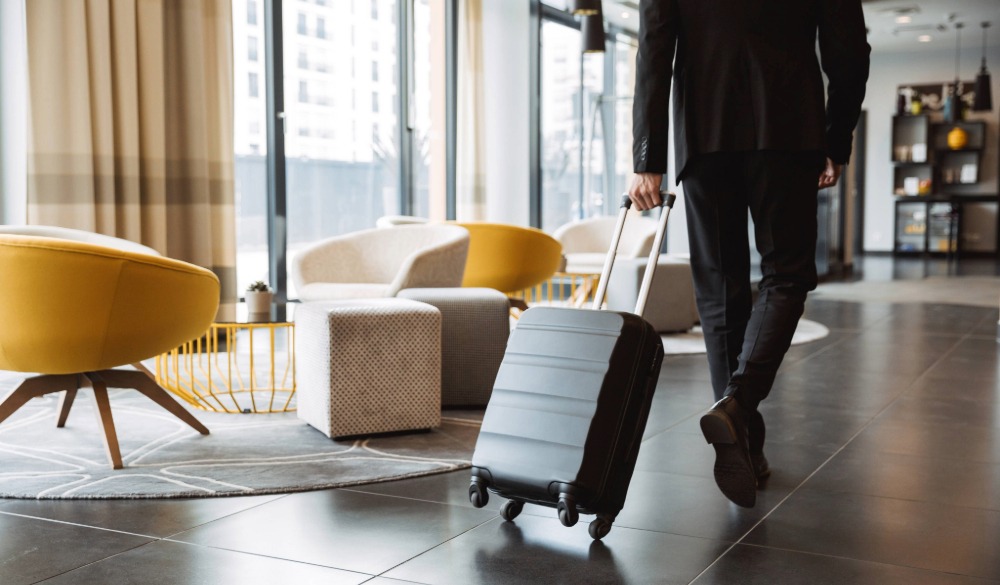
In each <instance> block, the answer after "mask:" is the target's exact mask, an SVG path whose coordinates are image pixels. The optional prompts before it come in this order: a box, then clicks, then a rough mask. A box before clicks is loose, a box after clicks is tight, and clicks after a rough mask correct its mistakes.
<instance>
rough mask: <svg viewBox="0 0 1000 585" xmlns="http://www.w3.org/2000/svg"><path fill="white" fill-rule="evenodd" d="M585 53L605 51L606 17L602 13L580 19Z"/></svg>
mask: <svg viewBox="0 0 1000 585" xmlns="http://www.w3.org/2000/svg"><path fill="white" fill-rule="evenodd" d="M580 24H581V32H582V33H583V52H584V53H603V52H604V41H605V38H604V17H603V16H601V15H600V14H592V15H589V16H584V17H583V19H582V20H581V21H580Z"/></svg>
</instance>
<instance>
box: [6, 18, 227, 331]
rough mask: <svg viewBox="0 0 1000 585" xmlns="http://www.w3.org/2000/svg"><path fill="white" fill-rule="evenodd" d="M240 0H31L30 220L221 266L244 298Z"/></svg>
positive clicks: (224, 312)
mask: <svg viewBox="0 0 1000 585" xmlns="http://www.w3.org/2000/svg"><path fill="white" fill-rule="evenodd" d="M231 1H232V0H30V1H29V2H27V5H26V6H27V10H26V20H27V37H28V39H27V41H28V76H29V96H30V103H31V106H30V107H31V115H30V128H29V148H28V222H29V223H31V224H41V225H57V226H63V227H70V228H77V229H84V230H90V231H94V232H98V233H102V234H107V235H111V236H117V237H121V238H126V239H129V240H133V241H136V242H141V243H142V244H145V245H147V246H150V247H152V248H155V249H156V250H158V251H159V252H161V253H162V254H165V255H167V256H170V257H172V258H178V259H181V260H185V261H188V262H191V263H194V264H198V265H200V266H204V267H206V268H209V269H211V270H213V271H214V272H215V273H216V274H218V276H219V278H220V280H221V281H222V306H221V308H220V316H228V315H231V314H232V313H233V312H234V311H233V309H234V306H235V299H236V290H235V286H236V285H235V276H236V274H235V273H236V268H235V266H236V241H235V217H236V216H235V208H234V187H233V172H234V159H233V157H234V155H233V127H232V124H233V55H232V14H231V10H232V7H231Z"/></svg>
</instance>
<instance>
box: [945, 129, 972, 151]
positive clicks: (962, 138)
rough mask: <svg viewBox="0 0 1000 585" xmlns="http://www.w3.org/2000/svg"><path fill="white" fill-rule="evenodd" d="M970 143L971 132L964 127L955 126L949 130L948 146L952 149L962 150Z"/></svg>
mask: <svg viewBox="0 0 1000 585" xmlns="http://www.w3.org/2000/svg"><path fill="white" fill-rule="evenodd" d="M968 144H969V133H968V132H966V131H965V130H963V129H962V128H960V127H958V126H955V127H954V128H952V129H951V132H948V148H950V149H952V150H962V149H963V148H965V147H966V146H967V145H968Z"/></svg>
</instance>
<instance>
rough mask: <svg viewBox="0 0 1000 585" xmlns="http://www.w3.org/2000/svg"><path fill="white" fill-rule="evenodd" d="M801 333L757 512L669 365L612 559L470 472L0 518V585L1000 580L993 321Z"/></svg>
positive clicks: (977, 268)
mask: <svg viewBox="0 0 1000 585" xmlns="http://www.w3.org/2000/svg"><path fill="white" fill-rule="evenodd" d="M863 267H864V276H863V278H871V279H875V280H892V279H900V278H921V277H923V276H928V275H948V274H951V275H957V274H971V275H984V274H988V275H995V274H997V273H998V271H997V265H996V263H995V262H992V261H988V262H978V263H977V262H964V261H963V263H962V264H960V265H958V266H955V265H951V266H949V265H947V264H944V263H927V262H922V261H913V262H893V261H892V260H891V259H889V258H866V259H864V264H863ZM807 316H808V317H809V318H812V319H814V320H816V321H820V322H822V323H824V324H826V325H827V326H828V327H830V328H831V330H832V331H831V335H830V336H829V337H828V338H826V339H824V340H821V341H819V342H816V343H812V344H808V345H803V346H797V347H794V348H792V350H791V352H790V353H789V355H788V358H787V360H786V363H785V365H784V366H783V368H782V371H781V373H780V374H779V376H778V379H777V382H776V384H775V389H774V392H773V394H772V398H771V399H769V400H768V401H767V402H765V403H764V405H763V406H762V411H763V412H764V415H765V417H766V419H767V421H768V446H767V453H768V457H769V459H770V460H771V463H772V466H773V467H774V474H773V476H772V477H771V478H770V480H769V481H768V482H767V484H766V485H765V486H763V489H762V491H761V493H760V498H759V499H758V505H757V507H756V508H754V509H751V510H745V509H741V508H738V507H736V506H734V505H731V504H729V503H728V502H727V500H725V498H723V497H722V496H721V495H720V494H719V493H718V490H717V489H716V487H715V484H714V482H713V480H712V450H711V448H709V447H708V446H706V445H705V444H704V442H703V440H702V438H701V436H700V433H699V432H698V426H697V417H698V415H699V414H700V413H701V411H702V410H703V409H704V408H705V407H706V406H707V402H708V401H709V389H708V385H707V380H708V375H707V369H706V367H705V363H704V357H703V356H691V357H674V358H670V359H668V360H667V361H666V363H665V364H664V368H663V374H662V378H661V382H660V386H659V389H658V395H657V397H656V399H655V403H654V407H653V411H652V414H651V417H650V421H649V426H648V429H647V433H646V436H645V440H644V442H643V448H642V452H641V455H640V459H639V462H638V465H637V470H636V473H635V477H634V479H633V482H632V487H631V490H630V492H629V499H628V502H627V504H626V507H625V510H624V511H623V512H622V514H621V515H620V516H619V518H618V521H617V523H616V525H615V527H614V529H613V530H612V532H611V534H610V535H608V537H607V538H605V540H604V541H603V542H600V543H595V542H593V541H592V540H591V539H590V537H589V536H588V534H587V526H586V522H581V523H580V524H579V525H577V526H575V527H573V528H564V527H563V526H562V525H561V524H559V522H558V520H557V519H556V517H555V515H554V513H553V512H552V510H549V509H543V508H536V507H532V506H528V507H526V509H525V511H524V513H523V514H522V515H521V516H519V517H518V518H517V520H516V521H514V522H513V523H509V522H504V521H503V520H501V519H500V518H499V516H498V515H497V509H498V506H499V502H498V501H497V498H494V500H493V501H491V502H490V504H489V506H488V507H487V508H485V509H483V510H476V509H474V508H473V507H472V506H471V505H470V504H469V503H468V500H467V497H466V487H467V482H468V474H467V472H459V473H453V474H447V475H438V476H432V477H426V478H421V479H415V480H409V481H402V482H395V483H386V484H378V485H371V486H361V487H356V488H351V489H341V490H329V491H321V492H309V493H300V494H291V495H286V496H268V497H260V498H220V499H199V500H183V501H181V500H166V501H163V500H161V501H157V500H152V501H101V502H87V501H14V500H0V584H3V585H21V584H29V583H46V584H64V583H65V584H91V583H93V584H118V583H142V584H148V585H159V584H193V583H199V584H216V583H217V584H220V585H227V584H235V583H240V584H247V585H252V584H257V583H261V584H265V583H266V584H271V583H281V584H285V583H289V584H292V583H294V584H298V583H323V584H358V583H369V584H371V585H393V584H395V585H405V584H406V583H411V584H412V583H423V584H428V585H430V584H448V585H450V584H468V583H486V584H493V583H495V584H504V585H506V584H520V583H524V584H555V583H567V584H569V583H573V584H585V583H595V584H596V583H599V584H611V583H634V584H669V583H683V584H686V583H694V584H696V585H709V584H725V585H729V584H768V585H770V584H780V585H785V584H798V583H808V584H813V585H827V584H829V585H834V584H837V585H839V584H872V585H875V584H878V585H885V584H897V583H898V584H907V585H972V584H982V583H1000V355H998V349H997V342H996V339H995V332H996V322H997V317H998V311H997V309H996V308H975V307H966V306H944V305H892V304H888V303H874V302H873V303H847V302H836V301H819V300H816V301H810V302H809V305H808V308H807ZM0 475H2V474H0Z"/></svg>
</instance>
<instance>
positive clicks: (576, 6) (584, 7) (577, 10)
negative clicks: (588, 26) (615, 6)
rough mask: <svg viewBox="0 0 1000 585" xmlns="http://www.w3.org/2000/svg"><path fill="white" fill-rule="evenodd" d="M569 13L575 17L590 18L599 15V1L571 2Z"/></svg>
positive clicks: (577, 0) (575, 0)
mask: <svg viewBox="0 0 1000 585" xmlns="http://www.w3.org/2000/svg"><path fill="white" fill-rule="evenodd" d="M569 8H570V12H572V13H573V14H575V15H577V16H591V15H594V14H600V13H601V0H572V1H571V2H570V3H569Z"/></svg>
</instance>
